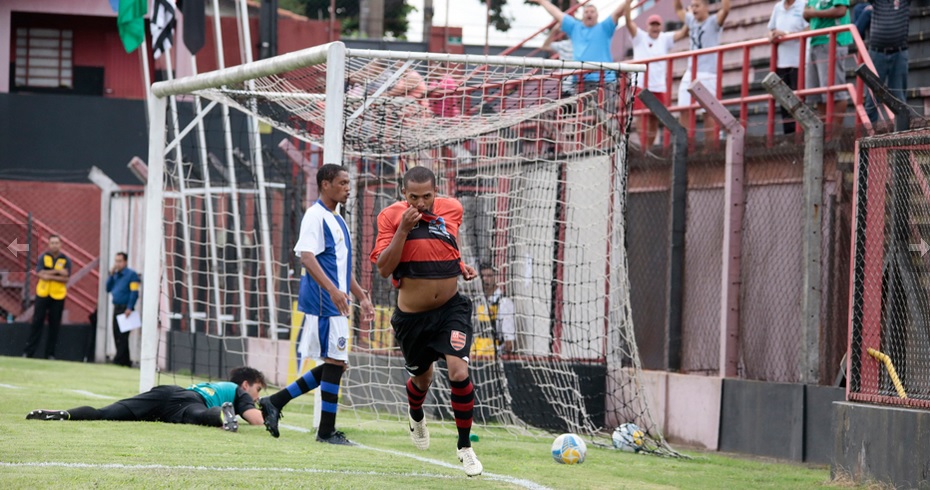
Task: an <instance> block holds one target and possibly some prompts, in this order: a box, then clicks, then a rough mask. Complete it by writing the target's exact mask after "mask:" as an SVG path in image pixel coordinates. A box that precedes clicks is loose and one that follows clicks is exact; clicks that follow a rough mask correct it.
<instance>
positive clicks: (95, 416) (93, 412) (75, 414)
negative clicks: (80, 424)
mask: <svg viewBox="0 0 930 490" xmlns="http://www.w3.org/2000/svg"><path fill="white" fill-rule="evenodd" d="M68 413H69V414H71V417H69V418H68V420H101V419H102V418H103V414H102V413H101V412H100V410H97V409H96V408H94V407H76V408H72V409H71V410H68Z"/></svg>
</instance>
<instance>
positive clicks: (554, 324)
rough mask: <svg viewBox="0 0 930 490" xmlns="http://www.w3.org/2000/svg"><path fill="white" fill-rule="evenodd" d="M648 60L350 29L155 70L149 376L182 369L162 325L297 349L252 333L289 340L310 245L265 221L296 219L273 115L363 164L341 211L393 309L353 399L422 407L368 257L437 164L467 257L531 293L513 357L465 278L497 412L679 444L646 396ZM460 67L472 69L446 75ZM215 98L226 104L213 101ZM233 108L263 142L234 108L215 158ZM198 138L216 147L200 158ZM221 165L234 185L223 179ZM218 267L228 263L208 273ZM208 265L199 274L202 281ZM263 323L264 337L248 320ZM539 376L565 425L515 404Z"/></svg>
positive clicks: (272, 360) (149, 382)
mask: <svg viewBox="0 0 930 490" xmlns="http://www.w3.org/2000/svg"><path fill="white" fill-rule="evenodd" d="M643 71H645V66H644V65H635V64H626V63H584V62H566V61H560V60H548V59H541V58H519V57H504V56H473V55H451V54H434V53H413V52H392V51H375V50H358V49H349V48H346V47H345V45H344V44H343V43H341V42H335V43H330V44H326V45H321V46H316V47H312V48H308V49H305V50H301V51H297V52H294V53H288V54H284V55H280V56H276V57H274V58H269V59H266V60H260V61H255V62H250V63H246V64H243V65H239V66H236V67H231V68H224V69H220V70H217V71H214V72H210V73H203V74H199V75H194V76H191V77H187V78H182V79H177V80H169V81H164V82H158V83H155V84H153V85H152V91H151V93H152V95H151V97H150V99H149V100H148V105H149V114H150V120H151V124H150V135H149V142H150V144H149V158H148V165H149V176H148V181H147V184H146V216H147V219H146V226H145V233H146V235H145V247H146V253H145V257H146V262H145V264H144V269H143V271H144V277H145V281H146V286H145V288H144V291H143V302H142V309H143V332H142V348H141V354H140V368H141V374H140V389H142V390H147V389H149V388H151V387H152V386H153V385H154V384H155V382H156V379H157V373H158V371H159V369H166V367H165V353H164V352H160V351H161V350H166V349H169V348H170V346H169V345H168V344H167V343H166V341H165V339H164V331H165V330H168V329H171V328H173V327H172V325H183V327H182V328H185V329H187V331H189V332H190V333H192V334H194V333H201V332H202V333H204V334H205V335H207V336H208V337H209V338H208V340H210V341H212V340H218V341H220V342H230V341H231V339H233V338H234V337H235V339H236V342H237V343H236V347H235V349H238V350H237V352H236V353H237V355H239V357H238V359H241V360H243V361H247V362H249V363H250V365H253V364H260V365H261V366H263V367H264V366H271V367H264V369H279V368H280V366H283V365H285V364H286V361H284V360H281V359H278V357H276V356H280V355H282V354H281V353H282V352H285V351H287V349H288V348H289V347H286V346H285V347H284V348H278V347H277V346H276V345H272V346H271V347H267V346H265V347H262V349H265V350H262V351H260V352H259V351H258V350H255V349H256V348H255V342H253V339H254V337H256V336H258V337H264V338H266V340H268V341H269V342H272V343H274V344H276V343H278V341H279V339H281V342H282V343H283V342H284V339H283V338H281V336H280V335H279V333H284V332H287V331H293V328H294V327H293V326H292V325H294V322H293V321H292V320H288V317H290V316H291V313H292V312H293V311H294V310H293V308H292V307H291V304H292V303H293V301H294V299H295V298H296V294H294V293H292V292H291V291H292V290H293V287H292V286H289V284H293V279H294V275H295V274H296V277H298V278H299V276H300V271H299V270H298V271H296V272H295V271H293V270H291V271H290V272H289V273H288V272H284V271H287V269H288V264H293V260H292V259H293V257H290V256H288V255H287V250H288V246H293V243H287V244H285V243H282V242H283V241H286V239H287V238H286V237H287V235H286V234H284V235H280V234H273V233H270V232H269V231H268V230H270V229H272V228H275V229H276V230H277V228H276V227H278V226H279V225H280V223H279V222H278V221H275V220H276V219H277V218H276V217H274V213H275V212H276V211H275V209H278V208H277V207H276V205H275V204H274V203H270V202H269V201H268V200H269V199H270V197H269V196H268V194H266V193H267V192H272V191H274V189H279V190H280V189H287V190H288V191H289V190H291V185H292V184H293V183H292V182H287V179H286V178H285V179H284V180H282V179H280V178H279V179H278V180H279V182H275V181H274V180H275V179H271V180H267V179H266V178H265V174H264V170H263V168H262V167H263V166H267V165H268V164H267V163H263V162H265V161H264V158H265V157H267V156H268V152H269V151H271V150H269V149H268V148H267V143H266V148H263V147H262V144H261V140H260V136H259V134H258V132H259V123H258V121H261V123H262V124H263V125H265V127H266V129H267V131H268V132H273V134H275V135H281V136H283V137H285V138H290V139H291V140H292V141H293V142H294V144H295V145H301V146H303V147H304V148H303V149H302V150H301V151H305V152H306V154H308V155H309V154H311V153H312V152H313V151H315V150H313V148H322V152H321V154H314V155H315V157H316V158H318V161H317V164H322V163H339V164H343V165H346V166H347V167H348V168H349V169H350V174H352V177H353V191H352V196H351V197H350V201H349V204H348V206H347V210H343V212H347V213H348V215H347V222H348V223H349V228H350V230H351V233H352V234H353V237H352V239H353V247H354V250H353V257H354V262H353V267H354V268H355V269H354V273H355V275H356V276H359V277H361V279H360V282H363V287H366V285H371V284H373V285H374V287H375V288H376V289H378V291H379V297H378V301H379V302H378V303H376V304H377V305H378V306H379V308H380V309H379V315H380V316H379V320H378V321H376V323H377V324H376V325H374V326H371V327H368V326H360V327H356V329H355V331H354V333H353V335H354V337H353V338H352V340H351V343H352V349H351V352H352V355H354V356H356V357H355V358H354V359H353V360H352V362H350V364H351V365H352V366H353V369H351V370H350V371H349V373H350V374H349V375H348V376H347V377H346V378H345V380H344V381H343V384H345V385H347V386H346V389H345V391H343V392H342V399H341V400H340V406H342V405H343V404H345V405H347V406H351V407H353V408H355V409H358V410H370V411H371V412H372V413H376V414H384V415H377V416H379V417H380V416H384V417H394V416H396V414H397V413H398V411H402V410H403V407H404V406H405V403H406V401H405V400H398V399H396V394H395V393H392V390H393V389H394V388H396V386H397V385H396V384H395V382H396V379H397V377H398V376H403V370H402V368H399V367H398V364H397V362H398V359H399V357H398V354H399V351H398V350H397V347H396V346H395V345H393V342H392V340H391V338H390V337H392V335H391V332H390V329H389V326H385V324H386V319H387V318H389V312H390V311H391V308H392V307H393V305H392V302H391V298H392V297H393V296H392V294H394V293H392V292H391V290H390V287H389V286H386V284H387V283H386V282H384V281H380V278H377V277H375V276H374V274H373V273H372V270H371V266H370V264H369V263H367V256H368V253H369V252H370V250H371V241H372V240H371V238H372V237H371V233H372V229H373V227H374V218H375V216H376V215H377V212H378V211H379V210H380V209H382V208H383V207H384V206H385V205H387V204H390V203H391V202H392V201H394V200H396V199H397V182H398V178H399V177H400V175H401V174H402V169H404V168H410V167H411V166H416V165H426V166H430V167H431V168H432V169H433V170H434V171H435V172H436V175H437V179H438V180H439V182H437V184H439V186H440V189H441V191H442V192H444V193H447V194H450V195H452V196H454V197H457V198H458V199H459V200H460V201H462V202H463V206H464V207H465V214H466V216H465V222H464V223H463V224H462V229H461V230H460V232H461V235H462V236H461V238H460V240H459V241H460V248H461V250H462V256H463V260H466V262H472V263H475V265H477V264H478V263H481V264H483V265H486V266H487V268H488V270H494V271H495V272H493V273H489V274H492V276H493V277H490V276H488V277H490V278H491V279H493V280H495V281H497V284H499V285H500V288H501V290H502V291H506V294H507V295H509V296H511V297H512V301H513V303H514V305H515V308H514V310H515V311H514V318H515V323H516V333H515V337H514V340H513V342H514V345H515V347H514V348H513V350H512V351H511V352H504V353H502V352H501V351H499V342H501V341H502V338H499V339H495V331H494V330H495V328H497V327H496V326H495V325H496V324H495V325H490V324H488V323H487V320H482V318H481V315H482V313H481V311H485V312H489V311H491V308H492V305H491V304H490V303H489V302H488V300H487V298H486V296H487V294H488V292H487V291H485V292H484V294H482V291H481V286H480V284H478V282H477V281H475V282H473V283H470V284H463V285H462V291H463V294H467V295H470V296H472V297H474V298H476V299H475V304H476V309H477V310H478V311H477V312H476V315H477V316H476V317H475V322H476V330H478V331H476V334H475V335H476V337H482V340H485V342H484V344H482V345H481V346H479V347H476V348H477V349H479V350H477V351H476V350H474V349H473V352H474V356H475V358H474V359H473V369H474V370H475V375H474V379H475V380H476V390H477V393H478V396H479V397H484V398H483V399H482V400H483V401H482V402H479V404H481V403H483V404H484V408H483V409H482V410H483V412H482V413H483V415H482V416H481V418H482V420H486V421H488V422H498V423H503V424H504V425H508V424H509V425H511V426H513V425H517V426H523V427H526V426H527V425H536V426H538V427H542V428H546V429H549V430H556V429H557V428H559V429H566V430H570V431H575V432H580V433H585V434H587V435H589V436H591V437H593V436H595V435H596V434H603V432H604V431H605V430H609V428H610V427H613V426H616V425H619V424H620V423H623V422H636V423H637V424H640V425H641V426H642V427H643V428H644V429H645V430H646V431H647V433H648V434H649V435H650V436H651V440H652V441H653V442H652V444H651V445H649V448H648V449H651V450H653V451H655V452H659V453H663V454H675V452H674V450H672V449H671V448H670V447H668V445H667V444H666V443H665V441H664V438H663V437H662V435H661V431H660V429H659V428H658V427H657V426H656V425H655V423H654V422H653V420H652V417H651V415H650V414H649V410H648V407H647V405H646V401H645V399H644V398H645V397H644V396H642V386H641V383H640V381H639V370H640V363H639V357H638V352H637V349H636V345H635V337H634V335H633V328H632V321H631V316H630V310H629V309H630V304H629V280H628V278H627V276H626V274H627V272H626V270H627V267H626V251H625V245H624V242H625V238H624V233H625V231H624V228H625V221H624V215H625V202H626V201H625V200H626V173H627V171H628V170H627V168H626V144H627V137H628V130H629V125H630V121H631V120H632V116H631V113H632V98H633V95H632V94H633V86H634V85H635V84H634V83H633V80H632V77H633V76H635V74H637V73H641V72H643ZM446 79H449V80H455V82H454V83H453V82H449V86H448V87H445V86H443V83H445V82H446V81H447V80H446ZM175 97H186V98H188V99H190V98H191V97H193V98H195V99H196V100H197V104H196V107H197V109H196V110H195V111H194V114H193V115H192V116H191V117H190V118H187V119H184V120H181V119H180V118H178V115H177V113H176V112H171V113H170V114H169V100H170V99H171V98H175ZM200 98H206V99H208V100H210V103H209V104H207V105H206V107H203V108H201V107H200V103H199V100H200ZM217 106H219V107H228V108H230V109H232V112H235V113H237V114H238V117H245V118H246V119H248V121H249V122H248V124H243V125H242V126H241V127H242V128H245V129H244V130H243V134H244V135H245V136H244V137H243V138H242V140H243V141H248V142H249V143H248V145H247V146H249V150H248V151H240V150H238V148H232V145H234V143H233V141H234V140H233V137H232V136H231V135H230V134H229V127H230V123H229V121H228V120H227V121H226V122H224V124H225V127H226V133H227V134H226V135H225V142H223V143H218V144H219V145H225V146H226V147H225V148H223V149H222V150H220V149H217V150H216V152H217V153H218V154H223V155H226V160H228V161H227V162H226V163H227V165H226V166H223V165H214V166H213V167H212V168H211V167H210V164H209V163H208V160H210V159H211V158H214V159H219V160H222V159H221V158H217V157H214V153H213V152H212V151H211V150H210V149H209V148H207V147H209V146H210V145H213V144H217V143H213V142H210V141H208V140H210V138H207V137H204V136H203V133H204V131H205V130H204V126H205V125H206V124H207V123H206V122H205V121H206V120H207V118H208V117H209V116H208V115H209V113H210V111H212V110H214V109H215V108H216V107H217ZM172 110H173V111H177V109H172ZM169 116H170V117H169ZM220 139H221V138H216V141H219V140H220ZM282 145H284V142H282ZM276 146H281V145H276ZM285 146H286V145H285ZM285 146H281V148H285ZM182 148H184V152H187V153H189V154H192V155H197V156H198V157H199V159H200V160H202V162H200V164H199V165H194V163H193V162H191V161H190V160H191V159H192V158H193V157H191V158H188V157H184V156H183V155H182V151H181V149H182ZM291 148H292V147H291ZM192 149H193V150H194V151H191V150H192ZM285 151H287V150H285ZM272 158H273V157H272ZM243 169H246V170H243ZM216 172H219V173H220V174H221V176H222V177H220V178H225V182H226V185H219V184H216V183H215V182H213V181H212V180H211V179H212V178H214V177H212V175H213V174H215V173H216ZM238 172H249V173H251V175H252V176H253V178H252V180H253V181H254V182H253V183H252V184H249V185H252V186H253V188H246V187H247V186H246V185H245V184H242V183H240V182H238V181H237V173H238ZM307 180H308V181H309V178H308V179H307ZM275 186H277V187H275ZM269 189H271V190H269ZM282 192H283V191H282ZM301 192H303V189H301ZM230 196H231V197H230ZM240 202H241V203H242V204H239V203H240ZM211 205H213V206H216V207H217V209H216V210H213V209H212V207H211ZM237 206H242V209H241V210H240V209H239V207H237ZM240 214H241V215H242V216H239V215H240ZM214 215H215V216H214ZM166 230H167V232H166ZM275 233H277V232H275ZM230 236H231V237H234V238H235V240H234V241H232V240H231V239H230V238H228V237H230ZM282 237H284V238H282ZM181 242H183V247H182V246H181V245H180V243H181ZM259 249H260V253H259ZM198 254H200V255H198ZM259 256H262V257H264V259H263V260H260V259H259ZM218 257H220V258H221V259H220V260H218ZM249 260H252V261H253V262H254V263H253V262H248V261H249ZM226 261H232V262H234V267H235V268H236V271H237V273H238V274H239V281H238V283H237V282H236V281H229V280H226V279H224V278H223V275H222V274H217V272H216V271H215V269H216V268H217V267H218V266H217V265H216V264H220V267H223V266H224V265H223V264H224V262H226ZM298 267H299V266H298ZM201 269H211V271H212V272H213V273H214V274H213V276H211V277H199V276H200V275H201V274H199V272H200V271H201ZM244 270H246V272H245V273H243V271H244ZM191 273H192V274H193V275H197V276H198V277H199V278H195V279H191V278H190V277H185V274H187V276H190V275H191ZM243 274H244V275H245V278H244V279H243ZM204 276H206V275H204ZM217 277H218V278H217ZM486 278H487V277H485V278H484V279H486ZM492 282H493V281H492ZM243 285H245V286H243ZM288 288H290V289H288ZM243 289H247V290H246V291H244V290H243ZM233 290H235V291H233ZM242 298H246V299H242ZM495 301H496V300H495ZM242 302H247V303H249V304H248V305H246V304H238V303H242ZM493 308H494V309H495V310H494V311H496V308H497V303H495V304H494V305H493ZM494 315H496V313H494ZM214 317H215V318H214ZM492 323H494V321H492ZM256 325H259V328H258V329H257V330H256V331H258V332H260V333H258V334H255V333H254V332H252V333H249V332H250V331H251V330H250V329H251V327H254V326H256ZM292 341H293V336H292ZM481 349H483V350H481ZM261 356H265V358H267V359H262V357H261ZM298 362H299V361H298ZM192 364H196V362H195V360H193V361H192ZM298 368H299V366H298ZM352 373H355V374H352ZM440 377H441V376H437V380H438V379H439V378H440ZM275 379H280V377H275ZM508 383H509V384H508ZM524 388H525V389H526V390H529V391H527V393H529V392H532V393H534V395H533V396H534V397H537V399H536V400H534V401H533V402H532V403H533V404H537V405H538V406H539V407H542V408H541V410H544V411H551V412H552V414H553V417H554V418H555V419H556V421H555V423H554V424H553V425H551V426H549V425H546V424H545V423H544V424H536V423H534V422H533V421H531V420H530V421H525V420H522V419H523V418H525V417H527V415H524V413H530V412H533V411H535V410H536V409H537V406H536V405H528V406H522V408H521V407H518V405H520V404H521V403H523V401H524V400H519V399H515V398H514V397H513V393H512V392H513V390H514V389H524ZM592 390H593V391H592ZM433 391H434V392H438V391H441V390H440V389H436V390H433ZM441 396H447V395H440V394H435V395H434V394H432V393H431V397H441ZM516 398H520V397H516ZM427 405H428V406H429V407H430V410H431V412H430V413H431V414H432V416H434V417H437V418H440V419H447V418H448V417H449V416H448V414H445V415H444V412H443V411H444V410H447V409H445V408H443V407H447V406H448V403H444V400H442V399H433V398H431V399H430V400H429V401H428V402H427ZM476 409H477V408H476ZM521 410H522V412H521ZM476 417H477V416H476Z"/></svg>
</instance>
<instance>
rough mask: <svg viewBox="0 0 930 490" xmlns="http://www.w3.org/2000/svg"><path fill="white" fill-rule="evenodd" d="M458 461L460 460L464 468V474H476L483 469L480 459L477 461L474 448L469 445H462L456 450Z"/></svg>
mask: <svg viewBox="0 0 930 490" xmlns="http://www.w3.org/2000/svg"><path fill="white" fill-rule="evenodd" d="M457 453H458V457H459V461H461V462H462V466H463V467H464V468H465V474H466V475H468V476H478V475H480V474H481V472H482V471H484V467H483V466H481V461H478V456H475V450H474V449H472V448H470V447H463V448H461V449H459V450H458V451H457Z"/></svg>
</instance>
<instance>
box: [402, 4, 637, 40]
mask: <svg viewBox="0 0 930 490" xmlns="http://www.w3.org/2000/svg"><path fill="white" fill-rule="evenodd" d="M622 1H625V0H591V2H590V3H592V4H594V5H596V6H597V8H598V10H599V11H600V12H601V19H603V18H604V16H605V15H607V14H608V13H609V12H612V11H613V10H614V9H615V8H617V7H618V6H619V5H620V3H621V2H622ZM408 3H409V4H410V5H412V6H414V7H416V9H417V10H416V11H415V12H413V13H411V14H410V15H409V16H408V17H407V19H408V20H409V21H410V28H409V29H408V30H407V38H408V39H410V40H411V41H421V40H422V39H423V0H408ZM446 5H448V6H449V15H448V17H447V16H446ZM433 11H434V13H433V25H434V26H444V25H446V19H447V18H448V19H449V26H452V27H461V28H462V38H463V39H462V42H464V43H465V44H477V45H484V30H485V24H486V22H485V19H486V18H487V17H486V13H485V12H486V8H485V4H484V3H483V2H480V1H479V0H433ZM506 12H507V13H508V14H510V16H511V17H513V19H514V20H513V22H512V23H511V25H510V30H509V31H507V32H499V31H497V30H495V29H494V27H493V26H492V27H491V32H490V33H489V35H488V38H489V43H490V44H491V45H498V46H501V45H506V46H510V45H513V44H516V43H518V42H520V41H522V40H524V39H526V38H527V37H528V36H529V35H530V34H533V33H534V32H536V31H537V30H538V29H539V28H540V27H543V26H545V25H546V24H548V23H549V22H551V21H552V16H550V15H549V14H548V13H546V11H545V10H544V9H543V8H542V7H540V6H538V5H526V4H524V2H523V0H507V8H506ZM544 39H545V37H544V36H537V38H536V39H534V41H533V42H530V43H527V44H528V45H530V46H539V45H540V44H542V42H543V40H544Z"/></svg>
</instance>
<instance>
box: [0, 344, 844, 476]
mask: <svg viewBox="0 0 930 490" xmlns="http://www.w3.org/2000/svg"><path fill="white" fill-rule="evenodd" d="M138 377H139V372H138V371H137V370H132V369H126V368H120V367H115V366H109V365H96V364H81V363H71V362H61V361H57V362H56V361H41V360H32V359H22V358H13V357H0V488H4V489H15V488H91V487H93V488H146V489H150V488H350V489H379V490H387V489H393V488H418V489H420V488H426V489H429V488H433V489H443V490H448V489H451V488H455V489H460V488H462V489H465V488H570V489H617V488H630V489H640V488H642V489H654V488H658V489H671V488H714V489H717V488H734V489H736V488H740V489H741V488H791V489H801V488H820V487H833V488H836V487H839V486H843V485H836V484H831V483H830V481H829V479H830V477H829V471H828V469H827V468H825V467H811V466H806V465H798V464H789V463H780V462H772V461H768V460H759V459H757V458H734V457H726V456H723V455H720V454H716V453H703V452H695V451H685V452H686V453H687V454H688V455H690V456H691V457H692V459H688V460H676V459H664V458H659V457H655V456H646V455H636V454H630V453H622V452H619V451H614V450H609V449H604V448H597V447H589V449H588V454H587V460H586V461H585V462H584V464H581V465H575V466H563V465H559V464H556V463H555V462H553V461H552V458H551V457H550V456H549V445H550V443H551V440H552V438H551V437H549V436H545V437H531V436H517V435H512V434H510V433H508V432H506V431H501V430H493V431H492V430H488V429H482V428H477V429H476V433H477V434H478V435H479V436H480V440H479V441H478V442H476V443H474V447H475V452H476V453H477V454H478V457H479V458H480V459H481V461H482V463H483V464H484V471H485V474H484V475H482V476H480V477H477V478H468V477H466V476H465V474H464V472H463V471H462V470H461V466H460V464H459V462H458V459H457V458H456V457H455V436H454V434H455V427H454V425H452V424H445V425H444V426H440V425H439V424H435V423H434V424H432V425H431V435H432V445H431V446H430V448H429V450H427V451H417V450H416V449H414V448H413V446H412V444H411V443H410V440H409V436H408V435H407V434H408V433H407V428H406V427H405V426H404V424H403V423H402V422H399V421H397V420H396V419H394V418H393V417H391V418H386V420H381V421H379V420H377V418H376V416H375V415H373V414H367V413H360V412H355V411H351V410H343V411H341V412H340V416H339V417H340V418H339V420H338V422H337V425H338V427H339V428H340V429H341V430H344V431H345V432H346V434H347V435H348V436H349V438H350V439H352V440H353V441H355V442H358V443H360V444H361V446H359V447H337V446H329V445H325V444H320V443H318V442H316V441H315V440H314V435H315V434H314V433H313V431H312V430H307V428H309V427H310V426H311V423H312V413H313V411H312V400H313V397H312V396H305V397H302V398H301V399H297V400H295V401H294V402H292V403H291V404H290V405H288V406H287V408H286V410H285V412H284V415H285V417H284V419H283V420H282V421H281V424H282V430H281V438H280V439H273V438H272V437H271V436H269V435H268V433H267V432H265V428H264V427H261V426H258V427H255V426H249V425H247V424H245V422H244V421H242V420H241V419H240V423H241V424H243V425H240V429H239V432H238V433H227V432H224V431H222V430H220V429H214V428H206V427H196V426H190V425H172V424H162V423H152V422H67V421H36V420H25V416H26V414H27V413H28V412H29V411H30V410H32V409H37V408H47V409H68V408H71V407H75V406H79V405H91V406H97V407H99V406H103V405H107V404H109V403H111V402H112V401H115V400H117V399H119V398H125V397H127V396H131V395H133V394H135V393H136V390H137V389H138ZM189 382H190V378H189V377H187V376H180V375H179V376H176V377H175V376H173V375H164V374H163V375H162V376H161V377H160V379H159V383H161V384H172V383H177V384H187V383H189ZM398 389H399V390H400V389H401V388H400V387H398Z"/></svg>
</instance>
